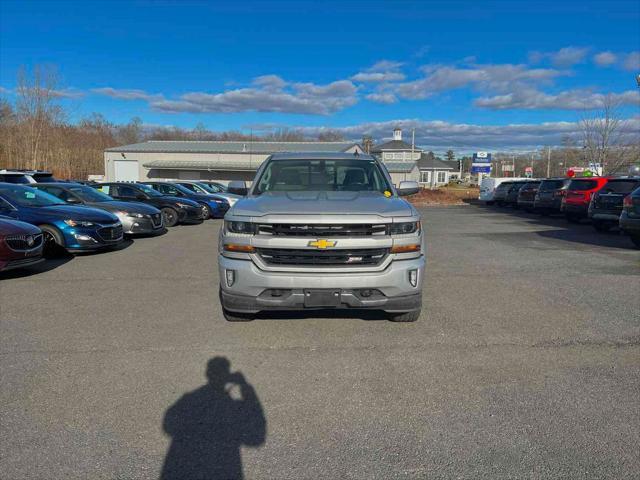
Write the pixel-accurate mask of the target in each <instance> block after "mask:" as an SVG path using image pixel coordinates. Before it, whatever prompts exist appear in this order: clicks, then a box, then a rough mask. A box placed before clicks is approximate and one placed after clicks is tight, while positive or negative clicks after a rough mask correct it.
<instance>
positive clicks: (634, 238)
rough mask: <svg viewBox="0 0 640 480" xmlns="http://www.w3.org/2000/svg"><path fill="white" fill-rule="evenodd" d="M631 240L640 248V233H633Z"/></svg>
mask: <svg viewBox="0 0 640 480" xmlns="http://www.w3.org/2000/svg"><path fill="white" fill-rule="evenodd" d="M631 241H632V242H633V244H634V245H635V246H636V248H640V235H631Z"/></svg>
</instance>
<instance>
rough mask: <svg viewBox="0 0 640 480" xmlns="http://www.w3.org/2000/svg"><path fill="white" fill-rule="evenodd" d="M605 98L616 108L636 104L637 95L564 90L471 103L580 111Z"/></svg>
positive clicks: (598, 105)
mask: <svg viewBox="0 0 640 480" xmlns="http://www.w3.org/2000/svg"><path fill="white" fill-rule="evenodd" d="M607 97H609V98H610V99H611V100H612V101H613V102H615V103H618V104H620V105H640V93H638V92H637V91H635V90H627V91H625V92H622V93H611V94H608V95H605V94H602V93H594V92H591V91H588V90H565V91H563V92H560V93H557V94H548V93H545V92H541V91H539V90H536V89H522V90H518V91H516V92H513V93H508V94H506V95H496V96H493V97H481V98H478V99H477V100H475V102H474V104H475V105H476V106H478V107H482V108H488V109H492V110H507V109H525V110H583V109H595V108H602V107H603V106H604V104H605V100H606V99H607Z"/></svg>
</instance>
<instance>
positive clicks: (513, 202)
mask: <svg viewBox="0 0 640 480" xmlns="http://www.w3.org/2000/svg"><path fill="white" fill-rule="evenodd" d="M526 184H527V181H526V180H518V181H515V182H513V183H512V184H511V185H510V186H509V189H508V190H507V195H506V196H505V199H504V204H505V205H508V206H511V207H513V208H518V194H519V193H520V189H521V188H522V187H524V186H525V185H526Z"/></svg>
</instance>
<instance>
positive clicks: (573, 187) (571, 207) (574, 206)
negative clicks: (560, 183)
mask: <svg viewBox="0 0 640 480" xmlns="http://www.w3.org/2000/svg"><path fill="white" fill-rule="evenodd" d="M608 181H609V178H608V177H581V178H574V179H572V180H571V182H569V186H568V187H567V189H566V191H565V194H564V196H563V197H562V204H561V205H560V211H561V212H562V213H564V216H565V217H566V218H567V220H568V221H570V222H579V221H580V220H581V219H583V218H587V217H588V216H589V202H591V196H592V195H593V194H594V193H595V192H597V191H598V190H600V189H601V188H602V187H604V186H605V185H606V183H607V182H608Z"/></svg>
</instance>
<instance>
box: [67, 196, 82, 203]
mask: <svg viewBox="0 0 640 480" xmlns="http://www.w3.org/2000/svg"><path fill="white" fill-rule="evenodd" d="M67 203H73V204H74V205H75V204H78V203H81V202H80V200H78V199H77V198H76V197H69V198H67Z"/></svg>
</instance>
